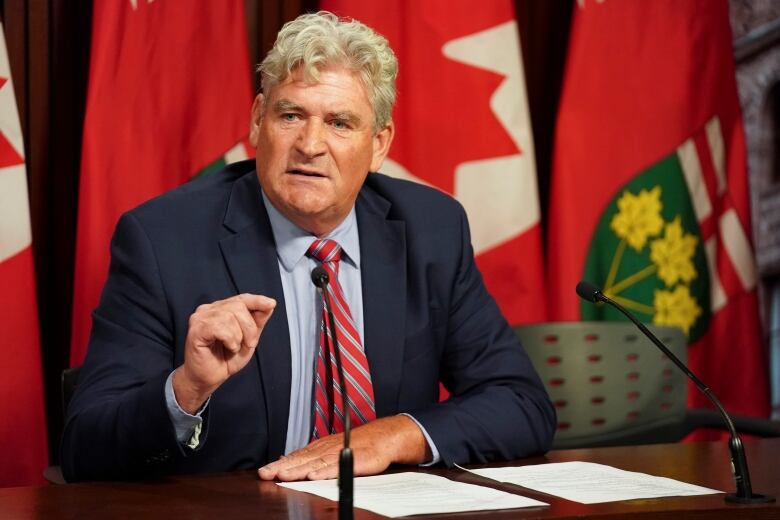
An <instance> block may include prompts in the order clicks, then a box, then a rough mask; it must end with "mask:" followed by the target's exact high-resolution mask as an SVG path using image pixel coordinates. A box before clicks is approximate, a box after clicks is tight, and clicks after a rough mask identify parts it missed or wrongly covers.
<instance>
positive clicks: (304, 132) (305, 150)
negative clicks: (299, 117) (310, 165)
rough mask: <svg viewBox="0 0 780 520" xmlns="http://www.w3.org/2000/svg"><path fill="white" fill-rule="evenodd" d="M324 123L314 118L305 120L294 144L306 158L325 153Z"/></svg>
mask: <svg viewBox="0 0 780 520" xmlns="http://www.w3.org/2000/svg"><path fill="white" fill-rule="evenodd" d="M325 131H326V128H325V123H324V122H323V121H322V120H321V119H319V118H316V117H311V118H309V119H307V120H306V122H305V124H304V125H303V126H302V127H301V133H300V134H299V135H298V139H297V141H296V142H295V144H296V148H297V149H298V151H299V152H301V153H302V154H303V155H305V156H307V157H316V156H317V155H321V154H323V153H325V149H326V146H325Z"/></svg>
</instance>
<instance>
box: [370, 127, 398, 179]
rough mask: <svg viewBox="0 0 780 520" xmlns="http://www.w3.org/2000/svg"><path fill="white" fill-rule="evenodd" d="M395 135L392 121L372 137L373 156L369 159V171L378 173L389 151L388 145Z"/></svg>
mask: <svg viewBox="0 0 780 520" xmlns="http://www.w3.org/2000/svg"><path fill="white" fill-rule="evenodd" d="M394 135H395V125H394V124H393V122H392V121H390V122H389V123H387V126H385V127H384V128H383V129H382V130H380V131H379V132H377V133H376V135H374V142H373V145H374V155H373V157H371V171H372V172H375V171H379V168H381V167H382V163H383V162H384V160H385V157H387V153H388V152H389V151H390V145H391V144H392V143H393V136H394Z"/></svg>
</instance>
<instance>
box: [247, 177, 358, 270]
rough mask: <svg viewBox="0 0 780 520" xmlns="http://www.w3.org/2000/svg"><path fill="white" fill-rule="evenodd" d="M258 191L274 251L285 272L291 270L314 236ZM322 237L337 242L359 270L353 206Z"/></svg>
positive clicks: (303, 254)
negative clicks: (266, 216) (274, 246)
mask: <svg viewBox="0 0 780 520" xmlns="http://www.w3.org/2000/svg"><path fill="white" fill-rule="evenodd" d="M260 191H261V193H262V196H263V203H264V204H265V209H266V211H267V212H268V219H269V220H270V221H271V230H272V231H273V234H274V241H275V242H276V254H277V256H278V257H279V261H280V262H281V263H282V267H284V269H285V271H287V272H292V270H293V268H294V267H295V264H297V263H298V262H299V261H300V259H301V258H303V257H304V256H305V255H306V251H307V250H308V249H309V246H310V245H311V243H312V240H314V239H315V238H317V237H315V236H314V235H312V234H311V233H309V232H308V231H305V230H303V229H301V228H299V227H298V226H296V225H295V224H293V223H292V222H290V221H289V220H288V219H287V217H285V216H284V215H282V214H281V213H279V210H277V209H276V208H275V207H274V205H273V204H271V201H270V200H268V197H267V196H266V195H265V192H264V191H263V190H262V189H261V190H260ZM323 238H329V239H331V240H335V241H336V242H338V244H339V245H340V246H341V249H342V250H343V254H344V255H346V256H342V258H344V259H346V260H347V261H348V262H350V263H351V264H352V265H354V266H355V267H357V268H358V269H360V240H359V238H358V227H357V218H356V216H355V206H354V205H353V206H352V209H351V210H350V211H349V213H348V214H347V217H346V218H345V219H344V220H342V221H341V223H340V224H339V225H338V226H336V229H334V230H333V231H331V232H330V233H328V235H326V236H325V237H323Z"/></svg>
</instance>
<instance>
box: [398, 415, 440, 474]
mask: <svg viewBox="0 0 780 520" xmlns="http://www.w3.org/2000/svg"><path fill="white" fill-rule="evenodd" d="M399 415H405V416H407V417H408V418H409V419H411V420H413V421H414V423H415V424H416V425H417V426H418V427H419V428H420V430H421V431H422V433H423V435H424V436H425V441H426V442H427V443H428V447H429V448H431V453H432V454H433V456H432V457H431V460H429V461H428V462H424V463H422V464H420V466H422V467H427V466H433V465H434V464H436V463H438V462H439V461H440V460H441V457H440V456H439V450H438V449H436V445H435V444H434V443H433V439H431V436H430V435H428V431H427V430H426V429H425V428H424V427H423V425H422V424H420V422H419V421H418V420H417V419H415V418H414V417H412V416H411V415H409V414H408V413H402V414H399Z"/></svg>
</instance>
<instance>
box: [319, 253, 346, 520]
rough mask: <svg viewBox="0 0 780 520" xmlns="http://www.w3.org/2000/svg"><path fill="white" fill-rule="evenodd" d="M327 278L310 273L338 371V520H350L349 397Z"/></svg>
mask: <svg viewBox="0 0 780 520" xmlns="http://www.w3.org/2000/svg"><path fill="white" fill-rule="evenodd" d="M329 278H330V277H329V276H328V273H327V272H326V271H325V269H323V268H322V267H316V268H315V269H314V270H313V271H312V273H311V279H312V281H313V282H314V285H316V286H317V289H318V290H319V291H320V294H321V295H322V298H323V301H324V305H325V310H326V312H327V316H328V323H329V327H330V330H331V333H332V334H333V342H332V343H333V345H332V346H333V353H334V355H335V356H336V368H337V369H338V373H339V385H340V386H341V410H342V413H343V415H344V447H343V448H342V449H341V454H340V456H339V520H352V518H353V515H354V503H353V502H354V474H353V473H354V461H353V458H352V449H351V448H350V447H349V434H350V432H351V430H352V426H351V421H350V417H349V396H348V394H347V385H346V381H345V378H344V368H343V367H342V365H341V348H340V346H339V341H338V335H337V333H336V320H335V319H334V318H333V311H332V310H331V307H330V298H329V297H328V289H327V286H328V282H329ZM324 336H325V341H326V342H327V341H328V334H324ZM329 350H330V346H329ZM328 363H330V360H328Z"/></svg>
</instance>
